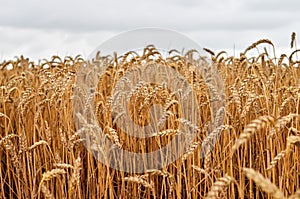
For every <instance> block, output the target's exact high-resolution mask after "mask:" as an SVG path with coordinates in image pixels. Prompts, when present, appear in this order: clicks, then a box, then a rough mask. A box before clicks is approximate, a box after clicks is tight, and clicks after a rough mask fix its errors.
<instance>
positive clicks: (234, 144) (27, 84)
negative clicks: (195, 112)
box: [0, 34, 300, 199]
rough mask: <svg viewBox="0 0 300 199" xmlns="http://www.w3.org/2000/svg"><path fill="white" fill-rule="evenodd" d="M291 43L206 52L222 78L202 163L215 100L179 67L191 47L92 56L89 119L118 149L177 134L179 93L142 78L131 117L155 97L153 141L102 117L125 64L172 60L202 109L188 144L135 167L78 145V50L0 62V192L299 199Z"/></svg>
mask: <svg viewBox="0 0 300 199" xmlns="http://www.w3.org/2000/svg"><path fill="white" fill-rule="evenodd" d="M266 46H267V47H270V49H271V50H269V51H268V50H267V48H266ZM263 47H265V48H263ZM291 48H292V49H293V50H294V51H293V53H291V54H290V55H286V54H282V55H280V56H278V57H277V56H276V52H275V50H276V47H275V46H274V44H273V43H272V41H270V40H268V39H262V40H258V41H257V42H255V43H253V44H252V45H250V46H249V47H247V48H246V49H245V51H244V52H241V53H240V55H239V56H236V57H234V56H230V55H228V53H227V52H225V51H221V52H213V51H212V50H210V49H207V48H204V50H205V51H206V53H207V54H206V56H208V57H209V58H211V59H212V61H213V63H214V65H215V67H216V69H217V71H218V73H219V74H220V75H221V78H222V80H223V81H224V84H225V85H224V87H225V96H224V98H225V104H224V106H225V107H224V109H223V111H224V118H222V119H223V121H221V122H222V125H220V126H219V127H218V128H217V131H218V133H219V134H220V136H219V137H218V139H217V140H216V145H215V148H214V149H213V150H212V151H211V153H208V154H207V155H206V156H205V158H204V159H203V158H200V155H201V152H200V148H201V147H200V146H201V143H202V141H203V140H205V137H206V136H208V133H209V127H208V125H207V124H208V122H209V118H211V114H212V113H211V101H212V100H211V99H210V96H209V94H208V92H209V91H208V90H209V89H210V88H209V86H207V85H206V84H205V82H204V81H203V77H202V76H201V75H197V74H196V73H195V71H194V67H193V66H192V65H190V64H187V63H188V60H189V59H193V53H195V52H194V51H193V50H191V51H188V52H186V53H184V54H182V53H179V52H178V51H175V50H174V51H171V52H169V55H168V57H167V58H162V57H161V56H160V52H159V51H158V50H157V49H156V48H155V46H152V45H150V46H146V47H145V49H144V52H143V54H142V55H141V56H139V55H137V54H135V53H134V52H128V54H126V56H125V57H118V56H117V55H112V56H111V57H102V56H101V53H100V54H99V53H98V54H97V56H96V57H95V58H94V59H93V60H92V62H93V63H98V64H99V63H100V64H101V63H106V64H108V65H109V67H108V68H107V69H106V71H105V73H104V74H103V76H102V77H101V79H100V80H99V82H98V90H97V92H96V94H95V115H96V117H97V120H98V123H99V126H100V127H101V128H102V129H104V130H103V132H104V133H105V135H106V137H107V138H108V139H110V140H111V141H112V142H113V143H114V144H115V145H116V146H118V147H120V148H125V149H127V150H130V151H135V152H140V153H146V152H150V151H153V150H156V149H157V148H159V147H160V146H162V145H166V144H167V143H169V142H170V140H171V139H172V138H174V136H176V134H178V133H179V132H178V130H177V129H178V128H179V126H180V122H182V120H180V119H181V118H180V117H181V115H180V113H177V112H180V111H179V110H180V107H179V105H178V103H177V99H176V97H174V96H173V95H172V94H171V93H170V92H169V91H168V89H166V88H162V87H160V86H157V85H150V84H145V85H139V87H137V88H135V90H134V92H133V93H132V96H131V101H130V102H131V103H130V105H129V112H130V113H131V116H132V119H133V120H134V121H135V122H136V123H137V124H139V125H145V124H147V123H149V120H150V118H149V117H150V116H149V114H148V113H147V111H148V110H149V107H150V106H151V105H153V104H155V103H158V104H161V105H163V106H164V107H165V110H167V111H168V112H167V113H168V114H167V115H168V117H167V119H166V124H165V125H163V127H162V129H161V131H159V132H157V133H156V134H154V135H153V136H152V137H151V138H150V139H140V138H135V137H131V136H128V135H126V134H125V133H124V132H122V130H121V129H120V128H118V127H117V125H116V124H115V122H114V118H113V116H112V115H111V113H110V110H111V108H112V107H111V103H110V96H111V93H112V90H113V88H114V87H115V86H116V85H115V84H116V82H117V81H118V80H119V79H120V78H121V77H122V76H123V75H124V74H125V73H126V71H127V70H130V69H137V68H138V67H139V66H140V65H141V64H143V63H159V64H162V65H165V66H168V67H172V68H173V69H175V70H176V71H178V72H179V73H180V74H181V75H182V76H183V77H185V79H186V80H187V81H188V82H189V84H190V85H191V86H192V89H193V92H194V93H195V94H196V97H197V100H198V104H199V106H198V107H197V108H198V109H199V110H200V113H201V115H200V118H199V120H198V124H197V126H198V127H197V128H198V129H197V134H198V135H197V137H196V138H195V140H194V142H193V145H191V147H190V148H189V150H188V151H187V152H186V153H185V154H183V155H182V156H181V157H180V158H179V159H177V160H176V161H174V162H173V163H171V164H170V165H169V166H167V167H165V168H163V169H161V170H155V169H153V170H149V171H147V172H145V173H142V174H134V173H128V172H122V171H118V170H115V169H112V168H109V167H107V166H106V165H104V164H103V163H101V162H99V161H97V159H95V157H94V156H93V155H92V153H91V152H89V151H88V150H87V149H86V147H85V146H84V144H83V142H84V138H83V137H81V136H80V133H79V130H78V129H76V126H75V124H74V118H73V111H72V109H73V107H72V106H73V104H72V100H73V98H74V97H73V89H74V83H75V80H76V74H77V73H78V71H79V69H80V67H82V66H84V65H85V64H86V61H85V60H84V59H83V58H81V56H77V57H65V58H61V57H58V56H53V57H52V59H50V60H41V61H40V62H38V63H34V62H31V61H30V60H29V59H27V58H24V56H20V57H16V58H15V59H13V60H11V61H4V62H2V63H1V64H0V169H1V172H0V198H242V199H243V198H278V199H282V198H300V126H299V125H300V122H299V121H300V113H299V108H300V67H299V66H300V60H298V55H297V53H298V51H300V50H298V49H297V48H296V35H295V34H292V39H291ZM250 51H251V52H252V53H251V55H252V54H256V56H254V57H252V56H250ZM203 67H205V66H203ZM154 91H155V92H154ZM145 146H146V147H145Z"/></svg>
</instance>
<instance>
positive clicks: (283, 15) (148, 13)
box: [0, 0, 300, 61]
mask: <svg viewBox="0 0 300 199" xmlns="http://www.w3.org/2000/svg"><path fill="white" fill-rule="evenodd" d="M299 6H300V2H299V1H297V0H287V1H281V0H265V1H259V0H244V1H238V0H216V1H211V0H165V1H161V0H152V1H138V0H126V1H117V0H111V1H99V0H92V1H86V2H84V1H81V0H80V1H79V0H72V1H71V0H65V1H58V0H53V1H39V0H27V1H17V0H11V1H7V2H6V3H5V4H3V5H1V8H2V9H1V12H0V61H1V60H3V59H8V58H11V57H12V56H14V55H19V54H27V55H28V56H30V57H33V58H34V59H37V58H44V57H45V56H48V57H49V56H51V55H53V54H62V55H66V54H78V53H79V54H85V55H88V54H89V53H90V52H91V51H92V50H93V49H94V48H95V47H97V46H98V45H99V44H100V43H101V42H103V41H104V40H105V39H108V38H109V37H111V36H114V35H115V34H117V33H119V32H122V31H127V30H130V29H135V28H139V27H161V28H168V29H173V30H177V31H180V32H182V33H184V34H186V35H188V36H190V37H192V38H193V39H194V40H195V41H197V42H198V43H199V44H200V45H202V46H203V45H204V46H205V47H210V48H213V49H216V50H219V49H233V46H234V45H235V46H236V47H237V49H243V48H245V47H246V46H247V45H249V44H251V42H254V41H255V40H257V39H259V38H266V37H267V38H270V39H272V40H274V41H275V42H276V43H278V46H279V47H280V48H285V47H286V46H288V43H289V39H290V34H291V32H292V31H295V32H298V33H300V28H299V27H300V26H299V25H300V24H299V21H300V15H299V14H298V11H297V8H299Z"/></svg>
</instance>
